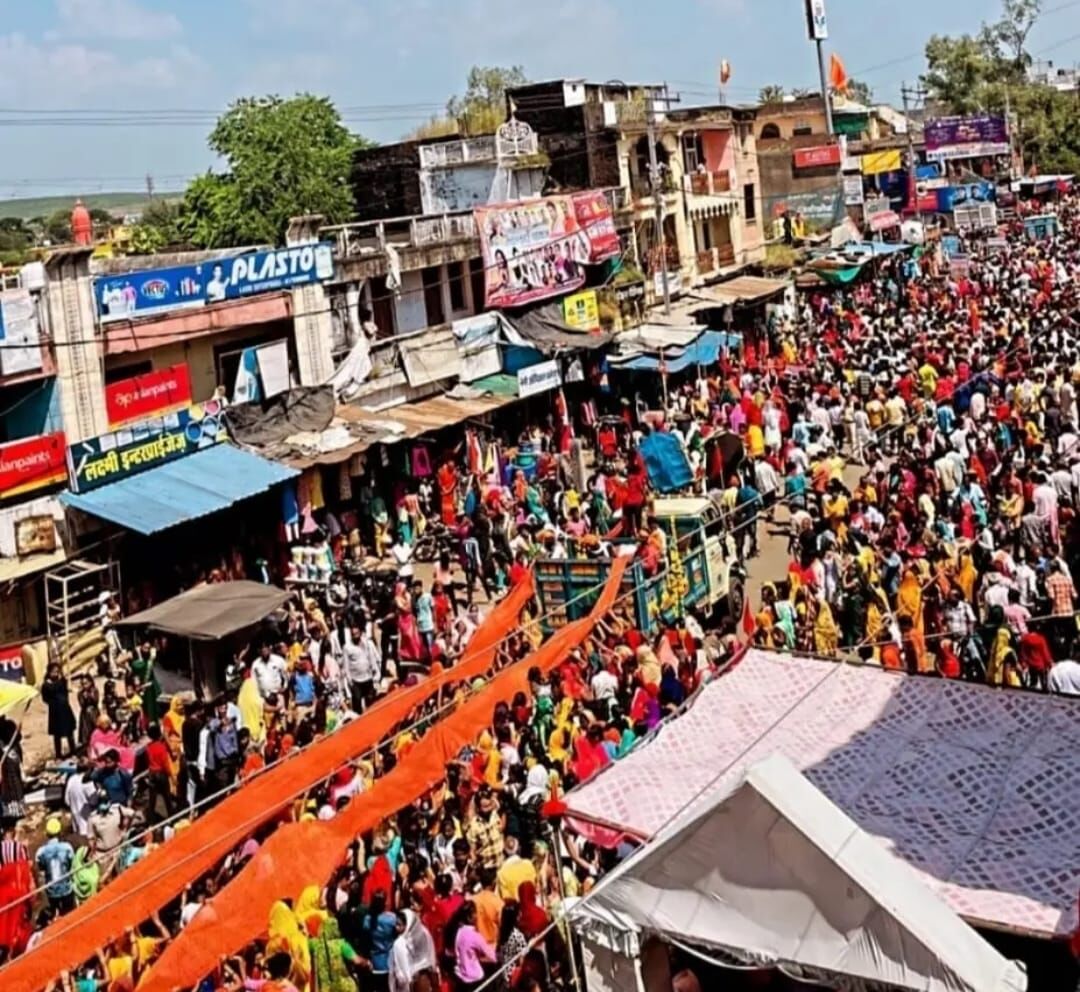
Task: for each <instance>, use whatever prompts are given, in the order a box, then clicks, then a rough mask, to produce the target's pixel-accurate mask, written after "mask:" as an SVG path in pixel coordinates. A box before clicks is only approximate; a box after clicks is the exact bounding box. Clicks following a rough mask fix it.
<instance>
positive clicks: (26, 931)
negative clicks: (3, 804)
mask: <svg viewBox="0 0 1080 992" xmlns="http://www.w3.org/2000/svg"><path fill="white" fill-rule="evenodd" d="M33 889H34V876H33V872H32V871H31V869H30V852H29V851H28V850H27V849H26V845H25V844H21V843H19V842H18V841H17V840H15V824H14V822H13V821H5V822H4V837H3V840H2V841H0V954H2V955H3V960H4V961H10V960H11V959H12V958H13V957H15V955H16V954H21V953H22V952H23V950H24V949H25V948H26V942H27V941H28V940H29V939H30V934H31V932H32V931H33V923H32V913H33V908H34V905H33V903H34V901H33V899H31V898H30V893H31V892H32V891H33ZM18 900H22V901H21V902H20V901H18Z"/></svg>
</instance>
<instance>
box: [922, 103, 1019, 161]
mask: <svg viewBox="0 0 1080 992" xmlns="http://www.w3.org/2000/svg"><path fill="white" fill-rule="evenodd" d="M924 136H925V140H926V157H927V158H928V159H933V160H937V161H946V160H949V159H957V158H975V157H976V156H979V155H1008V154H1009V151H1010V148H1009V127H1008V124H1006V122H1005V118H1004V117H999V116H998V115H996V114H974V115H971V116H968V117H939V118H937V119H936V120H931V121H927V122H926V130H925V132H924Z"/></svg>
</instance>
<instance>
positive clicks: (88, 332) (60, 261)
mask: <svg viewBox="0 0 1080 992" xmlns="http://www.w3.org/2000/svg"><path fill="white" fill-rule="evenodd" d="M92 251H93V249H91V248H84V247H77V248H62V249H60V250H59V251H56V252H53V253H52V254H51V255H50V256H49V258H48V259H47V260H46V262H45V273H46V275H47V277H48V281H47V283H46V287H45V299H46V303H47V307H48V312H49V327H50V329H51V331H52V339H53V344H54V347H55V352H56V381H57V385H58V387H59V390H60V411H61V415H62V417H63V421H64V431H65V433H66V434H67V440H68V444H72V443H74V442H76V441H82V440H84V439H86V438H89V437H97V436H98V435H99V434H104V433H106V431H108V429H109V421H108V413H107V411H106V408H105V373H104V368H103V364H102V342H103V338H102V337H101V335H100V334H99V333H98V327H97V313H96V307H95V303H94V291H93V285H92V283H91V279H90V255H91V253H92Z"/></svg>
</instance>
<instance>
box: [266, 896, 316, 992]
mask: <svg viewBox="0 0 1080 992" xmlns="http://www.w3.org/2000/svg"><path fill="white" fill-rule="evenodd" d="M266 929H267V933H268V935H269V936H268V939H267V941H266V956H267V957H268V958H270V957H273V956H274V955H275V954H283V953H284V954H288V955H289V957H290V958H291V959H292V971H291V972H290V978H291V979H292V981H293V983H294V984H295V985H296V986H297V988H299V989H300V990H301V992H305V990H306V989H307V988H308V982H309V981H310V979H311V950H310V947H309V946H308V939H307V935H306V934H305V933H304V931H303V930H302V929H301V928H300V924H299V923H298V922H297V919H296V916H295V914H294V913H293V911H292V910H291V909H290V908H289V905H288V903H285V902H281V901H278V902H275V903H274V905H273V906H271V907H270V922H269V924H268V926H267V928H266Z"/></svg>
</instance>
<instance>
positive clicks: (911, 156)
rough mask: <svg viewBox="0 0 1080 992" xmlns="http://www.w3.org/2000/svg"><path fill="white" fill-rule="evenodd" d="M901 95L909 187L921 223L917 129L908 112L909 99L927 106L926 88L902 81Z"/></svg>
mask: <svg viewBox="0 0 1080 992" xmlns="http://www.w3.org/2000/svg"><path fill="white" fill-rule="evenodd" d="M900 95H901V97H903V100H904V123H905V125H906V127H907V148H908V188H909V189H910V190H911V199H912V201H913V202H914V204H915V214H916V216H917V217H918V218H919V223H920V224H921V223H922V219H923V216H922V207H921V206H920V205H919V192H918V189H917V188H916V175H917V171H916V162H915V129H914V128H913V127H912V125H911V114H910V113H909V112H908V111H909V103H908V101H909V100H914V101H917V102H918V103H919V104H920V105H922V106H925V102H926V90H924V89H923V87H922V83H920V84H919V85H918V86H915V87H912V88H909V87H908V85H907V83H902V84H901V86H900Z"/></svg>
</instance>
